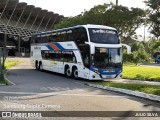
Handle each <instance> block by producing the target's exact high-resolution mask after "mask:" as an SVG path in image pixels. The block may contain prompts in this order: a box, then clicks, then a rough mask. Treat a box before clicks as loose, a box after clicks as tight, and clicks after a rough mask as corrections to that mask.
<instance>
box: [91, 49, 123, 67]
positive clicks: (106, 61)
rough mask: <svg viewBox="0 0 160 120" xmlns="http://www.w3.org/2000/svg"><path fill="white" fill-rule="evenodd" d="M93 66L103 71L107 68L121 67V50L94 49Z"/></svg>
mask: <svg viewBox="0 0 160 120" xmlns="http://www.w3.org/2000/svg"><path fill="white" fill-rule="evenodd" d="M93 65H94V66H95V67H96V68H100V69H105V68H108V67H112V68H119V67H122V51H121V48H99V47H96V48H95V54H94V58H93Z"/></svg>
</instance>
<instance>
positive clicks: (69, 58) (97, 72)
mask: <svg viewBox="0 0 160 120" xmlns="http://www.w3.org/2000/svg"><path fill="white" fill-rule="evenodd" d="M82 28H85V31H86V34H87V39H88V41H87V42H86V41H85V40H84V41H83V43H81V42H82V41H80V39H79V40H73V41H69V40H66V41H63V40H62V41H61V40H59V41H58V42H57V41H56V42H47V43H38V44H32V45H31V63H32V65H33V67H36V63H37V64H38V65H39V64H42V68H43V69H44V70H48V71H52V72H57V73H61V74H65V69H66V67H69V70H70V71H71V73H73V70H74V68H78V77H80V78H84V79H89V80H104V79H114V78H120V77H121V76H122V61H121V64H120V65H118V63H117V61H120V60H122V58H121V57H122V56H121V54H122V51H121V48H122V45H121V44H120V43H115V44H105V43H103V42H99V43H95V42H94V41H95V40H94V41H91V39H90V35H91V32H93V33H92V34H94V37H95V36H96V35H95V34H97V35H98V34H103V33H104V34H105V33H108V34H110V33H111V34H112V35H114V34H117V32H116V29H115V28H112V27H108V26H103V25H80V26H75V27H70V28H65V29H60V30H53V31H49V32H44V33H38V34H36V35H33V37H35V36H37V38H38V39H40V38H41V37H47V38H49V36H52V35H53V36H54V35H55V37H56V36H58V35H62V36H63V35H65V33H66V35H69V34H67V33H72V32H74V30H78V29H81V30H82V31H83V32H84V29H82ZM90 28H93V29H90ZM89 29H90V31H89ZM78 34H81V33H77V35H78ZM74 36H76V34H74ZM117 36H118V34H117ZM68 37H71V36H68ZM82 37H83V36H82ZM85 38H86V37H85ZM57 39H58V38H57ZM93 39H94V38H92V40H93ZM76 42H79V43H76ZM87 45H88V48H89V49H88V48H87V47H86V46H87ZM97 50H98V52H97ZM47 54H49V56H50V58H48V57H47ZM96 54H97V57H96ZM58 55H60V56H63V57H55V56H58ZM85 55H87V56H88V58H87V57H86V56H85ZM98 55H100V56H99V57H98ZM107 55H109V56H111V57H110V58H109V57H107ZM103 56H105V57H104V58H103ZM54 57H55V58H54ZM114 57H115V58H114ZM98 59H102V60H103V61H102V62H105V63H104V65H103V66H101V67H98V66H100V64H101V61H100V60H98ZM85 60H86V61H89V62H88V63H87V62H86V61H85ZM107 61H108V62H107ZM96 62H97V63H96ZM110 62H113V63H114V64H115V67H114V66H113V65H112V64H113V63H112V64H111V63H110ZM106 63H107V64H109V66H107V64H106ZM116 64H117V65H118V66H117V65H116ZM96 66H97V67H96Z"/></svg>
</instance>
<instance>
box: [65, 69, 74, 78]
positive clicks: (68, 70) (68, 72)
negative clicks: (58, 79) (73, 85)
mask: <svg viewBox="0 0 160 120" xmlns="http://www.w3.org/2000/svg"><path fill="white" fill-rule="evenodd" d="M65 75H66V76H67V77H71V76H72V73H71V70H70V68H69V67H66V68H65Z"/></svg>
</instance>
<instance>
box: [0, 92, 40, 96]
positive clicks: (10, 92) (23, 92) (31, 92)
mask: <svg viewBox="0 0 160 120" xmlns="http://www.w3.org/2000/svg"><path fill="white" fill-rule="evenodd" d="M0 93H2V94H32V95H33V94H38V93H32V92H5V91H0Z"/></svg>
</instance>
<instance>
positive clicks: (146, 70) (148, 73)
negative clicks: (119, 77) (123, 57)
mask: <svg viewBox="0 0 160 120" xmlns="http://www.w3.org/2000/svg"><path fill="white" fill-rule="evenodd" d="M159 73H160V68H159V67H148V66H135V65H127V66H124V67H123V78H127V79H141V80H151V81H152V80H158V81H159V80H160V75H159Z"/></svg>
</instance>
